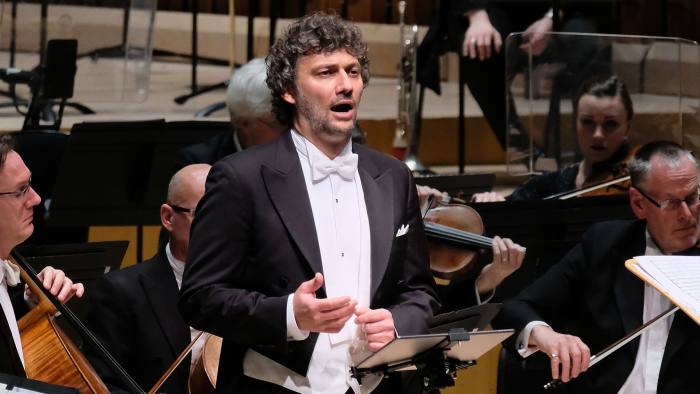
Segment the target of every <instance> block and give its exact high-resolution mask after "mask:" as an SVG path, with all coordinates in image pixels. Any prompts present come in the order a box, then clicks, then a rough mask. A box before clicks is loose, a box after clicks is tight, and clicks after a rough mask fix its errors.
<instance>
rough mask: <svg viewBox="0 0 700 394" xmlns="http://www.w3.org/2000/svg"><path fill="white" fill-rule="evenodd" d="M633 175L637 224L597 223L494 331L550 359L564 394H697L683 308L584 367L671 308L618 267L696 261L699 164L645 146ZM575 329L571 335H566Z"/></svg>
mask: <svg viewBox="0 0 700 394" xmlns="http://www.w3.org/2000/svg"><path fill="white" fill-rule="evenodd" d="M630 176H631V182H632V187H631V188H630V191H629V196H630V204H631V206H632V210H633V211H634V214H635V215H636V216H637V218H639V220H636V221H615V222H604V223H599V224H596V225H594V226H593V227H592V228H591V229H590V230H589V231H587V232H586V233H585V234H584V235H583V238H582V240H581V243H580V244H578V245H577V246H576V247H575V248H574V249H572V250H571V251H570V252H569V253H568V254H567V255H566V256H565V257H564V259H563V260H562V261H560V262H559V263H558V264H556V265H555V266H554V267H552V268H551V269H550V270H549V271H548V272H547V273H546V274H545V275H544V276H542V277H541V278H540V279H539V280H537V281H536V282H535V283H533V284H532V285H531V286H530V287H528V288H527V289H525V290H524V291H523V292H522V293H521V294H520V295H518V296H517V297H516V298H515V299H513V300H511V301H510V302H507V303H506V304H505V305H504V307H503V309H502V310H501V313H500V314H499V315H498V317H497V319H496V321H495V325H497V326H500V327H514V328H515V329H516V330H517V331H518V333H519V335H518V337H517V339H516V348H517V350H518V352H519V353H520V354H521V355H523V356H528V355H530V354H532V353H534V352H536V351H538V350H539V351H541V352H543V353H545V354H547V355H548V357H549V358H550V366H551V373H552V377H553V378H560V379H561V380H562V381H564V382H568V381H569V380H571V379H573V380H572V382H571V383H569V384H568V385H567V388H569V389H570V391H568V392H574V393H621V394H628V393H630V394H631V393H657V392H658V393H687V392H695V391H697V380H696V379H697V377H696V375H697V368H696V367H695V358H696V357H697V354H698V353H699V352H700V327H699V326H698V325H697V324H696V323H694V322H693V321H692V320H691V319H690V318H689V317H688V316H687V315H686V314H685V313H683V312H680V311H679V312H676V313H675V314H674V315H673V316H672V317H668V318H666V319H664V320H662V321H659V322H657V323H656V324H655V325H654V326H653V327H652V328H651V329H649V330H648V331H646V332H645V333H643V334H642V335H641V337H640V338H639V339H636V340H634V341H632V342H630V343H629V344H627V345H625V346H624V347H622V348H620V349H619V350H617V351H616V352H615V353H613V354H612V355H610V356H609V357H607V358H605V359H602V361H600V363H598V364H597V365H595V366H593V367H591V368H590V369H588V365H589V360H590V357H591V354H595V353H597V352H599V351H601V350H602V349H604V348H605V347H607V346H608V345H610V344H612V343H614V342H615V341H617V340H618V339H620V338H622V337H624V336H625V335H626V334H627V333H629V332H631V331H632V330H634V329H635V328H637V327H639V326H641V325H642V324H643V323H644V322H647V321H649V320H650V319H652V318H653V317H655V316H657V315H659V314H661V313H662V312H664V311H666V310H667V309H668V308H669V307H671V302H670V301H669V300H668V299H667V298H666V297H665V296H663V295H662V294H660V293H659V292H657V291H656V290H655V289H654V288H653V287H651V286H649V285H646V284H644V282H642V281H641V280H639V279H638V278H637V277H635V276H634V275H633V274H632V273H630V272H629V271H628V270H627V269H626V268H625V266H624V262H625V260H627V259H630V258H632V257H634V256H639V255H662V254H697V243H698V238H699V236H700V221H699V220H698V217H699V211H700V209H699V208H698V206H699V205H700V199H699V197H698V164H697V162H696V160H695V158H694V157H693V156H692V155H691V153H690V152H688V151H687V150H685V149H683V148H682V147H681V146H679V145H677V144H675V143H671V142H653V143H650V144H647V145H645V146H643V147H642V148H640V149H639V151H638V152H637V153H636V155H635V157H634V160H633V161H632V163H631V164H630ZM572 322H573V323H575V325H576V327H577V328H576V331H574V332H571V334H575V335H569V334H568V333H565V332H563V329H562V327H563V326H564V325H567V324H571V323H572ZM560 368H561V373H560ZM584 372H585V373H584ZM574 378H575V379H574Z"/></svg>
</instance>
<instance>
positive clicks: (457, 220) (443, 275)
mask: <svg viewBox="0 0 700 394" xmlns="http://www.w3.org/2000/svg"><path fill="white" fill-rule="evenodd" d="M423 223H424V226H425V234H426V236H427V237H428V246H429V253H430V269H431V271H432V272H433V276H434V277H435V278H436V279H438V282H439V283H441V284H448V283H449V281H452V280H454V279H457V278H460V277H463V276H464V275H466V274H467V273H468V272H469V271H471V269H472V268H473V266H474V265H475V263H476V261H477V259H478V258H479V256H480V252H481V250H482V249H490V248H491V245H492V243H493V239H492V238H489V237H485V236H483V233H484V223H483V221H482V220H481V216H479V214H478V213H477V212H476V211H475V210H474V208H472V207H470V206H468V205H462V204H447V205H442V206H438V207H435V208H432V209H430V210H428V211H427V212H426V214H425V215H424V217H423Z"/></svg>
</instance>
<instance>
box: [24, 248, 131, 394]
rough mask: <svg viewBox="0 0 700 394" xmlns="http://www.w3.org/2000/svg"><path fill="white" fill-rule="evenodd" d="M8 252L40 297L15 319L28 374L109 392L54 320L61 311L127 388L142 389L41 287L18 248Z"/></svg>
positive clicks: (85, 328) (46, 379) (63, 383)
mask: <svg viewBox="0 0 700 394" xmlns="http://www.w3.org/2000/svg"><path fill="white" fill-rule="evenodd" d="M11 256H12V260H13V261H14V262H15V263H16V264H17V265H18V266H19V267H20V268H21V275H22V278H23V279H24V281H25V282H26V283H27V284H28V286H29V287H30V288H31V289H32V292H33V293H34V294H35V295H36V296H37V297H38V298H39V304H38V305H37V306H36V307H35V308H34V309H32V310H31V311H30V312H29V313H27V315H25V316H24V317H22V318H21V319H20V320H19V322H18V326H19V329H20V335H21V336H22V351H23V353H24V356H25V370H26V373H27V377H29V378H31V379H36V380H41V381H44V382H48V383H53V384H58V385H63V386H69V387H75V388H78V389H79V390H80V392H81V393H99V394H102V393H109V390H108V389H107V387H106V386H105V384H104V383H103V382H102V380H101V379H100V377H99V376H98V375H97V373H96V372H95V370H94V369H93V368H92V366H91V365H90V363H89V362H88V361H87V359H86V358H85V356H84V355H83V354H82V353H81V352H80V350H79V348H78V347H77V346H76V345H75V343H74V342H73V341H72V340H71V339H70V338H69V337H68V336H67V335H66V334H65V332H63V330H61V328H60V327H59V326H58V325H57V324H56V322H55V316H56V315H57V313H60V314H61V315H62V316H64V317H65V319H66V320H67V321H68V322H69V323H70V324H71V326H72V327H73V328H74V329H75V330H76V331H78V333H80V334H81V336H82V337H83V338H84V339H85V340H86V342H88V343H89V344H90V346H93V348H94V349H95V351H96V352H98V353H100V354H101V355H102V356H103V358H104V360H105V362H106V363H107V365H109V366H110V367H111V368H112V369H113V370H114V372H115V373H116V374H117V376H118V377H119V378H120V379H121V380H122V381H123V383H124V384H125V386H126V387H128V389H129V391H130V392H132V393H138V394H141V393H144V391H143V390H142V389H141V388H140V387H139V386H138V384H137V383H136V382H135V381H134V380H133V379H132V378H131V377H130V376H129V375H128V374H127V373H126V371H124V369H123V368H122V367H121V366H120V365H119V363H117V362H116V360H115V359H114V358H113V357H112V356H111V355H110V354H109V352H108V351H107V350H106V349H105V347H104V346H103V345H102V344H101V343H100V342H99V341H98V340H97V338H96V337H95V336H94V334H92V332H90V330H88V329H87V327H85V325H84V324H83V323H82V322H81V321H80V320H79V319H78V318H77V317H76V316H75V315H74V314H73V312H72V311H71V310H70V309H68V308H67V307H66V306H65V305H63V304H61V302H60V301H58V299H56V297H55V296H54V295H52V294H51V293H50V291H49V290H47V289H45V288H44V286H43V284H42V283H41V280H40V279H39V278H38V276H37V274H36V272H35V271H34V269H33V268H32V267H31V266H30V265H29V263H28V262H27V261H26V259H25V258H24V257H23V256H22V255H21V254H20V253H19V252H18V251H17V250H13V251H12V253H11Z"/></svg>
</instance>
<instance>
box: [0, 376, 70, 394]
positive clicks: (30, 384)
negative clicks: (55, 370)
mask: <svg viewBox="0 0 700 394" xmlns="http://www.w3.org/2000/svg"><path fill="white" fill-rule="evenodd" d="M0 392H3V393H18V394H34V393H47V394H78V393H80V390H78V389H75V388H71V387H65V386H59V385H56V384H50V383H45V382H40V381H38V380H32V379H27V378H22V377H19V376H13V375H7V374H4V373H0Z"/></svg>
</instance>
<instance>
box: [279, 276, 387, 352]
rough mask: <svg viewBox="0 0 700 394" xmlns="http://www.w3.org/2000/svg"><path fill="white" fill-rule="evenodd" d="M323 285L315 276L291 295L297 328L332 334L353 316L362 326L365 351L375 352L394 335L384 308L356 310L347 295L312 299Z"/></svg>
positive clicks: (360, 308) (356, 307) (357, 308)
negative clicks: (365, 345) (364, 336)
mask: <svg viewBox="0 0 700 394" xmlns="http://www.w3.org/2000/svg"><path fill="white" fill-rule="evenodd" d="M321 286H323V275H321V274H320V273H317V274H316V275H315V276H314V277H313V279H310V280H308V281H306V282H304V283H302V284H301V285H299V288H297V290H296V291H295V292H294V300H293V308H294V318H295V319H296V323H297V327H299V329H300V330H303V331H311V332H324V333H336V332H339V331H340V330H341V329H342V328H343V326H344V325H345V323H346V322H347V321H348V320H349V319H350V318H351V317H352V316H355V324H357V325H358V326H360V327H362V330H363V331H364V333H365V335H366V339H367V347H368V349H369V350H371V351H373V352H376V351H377V350H379V349H381V348H382V347H384V345H386V344H387V343H389V342H391V340H393V339H394V336H395V330H394V319H393V318H392V316H391V312H389V311H388V310H386V309H369V308H365V307H358V306H357V301H356V300H353V299H352V298H350V297H348V296H342V297H333V298H323V299H319V298H316V291H317V290H318V289H320V288H321Z"/></svg>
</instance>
